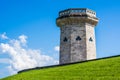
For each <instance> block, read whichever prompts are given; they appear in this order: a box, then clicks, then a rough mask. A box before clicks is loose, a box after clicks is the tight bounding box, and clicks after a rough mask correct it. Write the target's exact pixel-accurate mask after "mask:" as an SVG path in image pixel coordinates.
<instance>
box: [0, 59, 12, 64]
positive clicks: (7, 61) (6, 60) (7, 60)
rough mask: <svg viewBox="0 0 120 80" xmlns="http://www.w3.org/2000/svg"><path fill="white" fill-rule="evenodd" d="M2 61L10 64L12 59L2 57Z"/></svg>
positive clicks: (0, 60) (0, 61)
mask: <svg viewBox="0 0 120 80" xmlns="http://www.w3.org/2000/svg"><path fill="white" fill-rule="evenodd" d="M0 63H3V64H9V63H10V59H8V58H3V59H0Z"/></svg>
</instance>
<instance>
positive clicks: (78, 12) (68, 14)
mask: <svg viewBox="0 0 120 80" xmlns="http://www.w3.org/2000/svg"><path fill="white" fill-rule="evenodd" d="M76 21H77V22H76ZM83 22H87V23H90V24H92V25H97V23H98V18H96V12H95V11H93V10H90V9H87V8H70V9H66V10H63V11H60V12H59V17H58V18H57V25H58V26H63V25H66V24H69V23H70V24H72V23H73V24H75V23H77V24H78V23H83Z"/></svg>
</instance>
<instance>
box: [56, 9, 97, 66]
mask: <svg viewBox="0 0 120 80" xmlns="http://www.w3.org/2000/svg"><path fill="white" fill-rule="evenodd" d="M97 23H98V18H97V17H96V13H95V12H94V11H92V10H90V9H87V8H71V9H67V10H63V11H60V12H59V17H58V18H57V19H56V24H57V26H59V27H60V30H61V35H60V64H65V63H71V62H78V61H84V60H90V59H95V58H96V44H95V33H94V27H95V26H96V25H97Z"/></svg>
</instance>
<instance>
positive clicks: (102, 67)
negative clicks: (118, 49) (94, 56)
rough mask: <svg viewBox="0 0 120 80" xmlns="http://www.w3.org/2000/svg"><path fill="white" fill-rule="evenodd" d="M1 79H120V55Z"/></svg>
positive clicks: (31, 71)
mask: <svg viewBox="0 0 120 80" xmlns="http://www.w3.org/2000/svg"><path fill="white" fill-rule="evenodd" d="M0 80H120V56H117V57H112V58H106V59H100V60H94V61H88V62H82V63H76V64H69V65H64V66H56V67H50V68H44V69H38V70H30V71H26V72H22V73H19V74H16V75H13V76H10V77H7V78H4V79H0Z"/></svg>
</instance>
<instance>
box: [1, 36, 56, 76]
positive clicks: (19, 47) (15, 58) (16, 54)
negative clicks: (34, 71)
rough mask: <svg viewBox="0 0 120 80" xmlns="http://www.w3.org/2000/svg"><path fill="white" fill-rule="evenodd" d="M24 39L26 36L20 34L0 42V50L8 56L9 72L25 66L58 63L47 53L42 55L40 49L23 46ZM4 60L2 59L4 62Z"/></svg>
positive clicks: (14, 71)
mask: <svg viewBox="0 0 120 80" xmlns="http://www.w3.org/2000/svg"><path fill="white" fill-rule="evenodd" d="M26 39H27V36H25V35H21V36H19V37H18V39H12V40H9V41H8V42H6V43H0V51H1V52H2V53H6V54H8V55H9V56H10V62H9V64H10V65H9V66H8V69H9V71H10V72H11V74H14V73H16V72H18V71H20V70H23V69H27V68H34V67H38V66H39V67H40V66H46V65H51V64H57V63H58V61H57V60H55V59H54V58H52V57H50V56H48V55H43V54H42V52H41V51H40V50H36V49H30V48H28V47H26V46H24V45H26V43H27V40H26ZM1 60H2V59H1ZM6 60H8V59H6ZM6 60H4V59H3V61H5V62H6Z"/></svg>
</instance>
